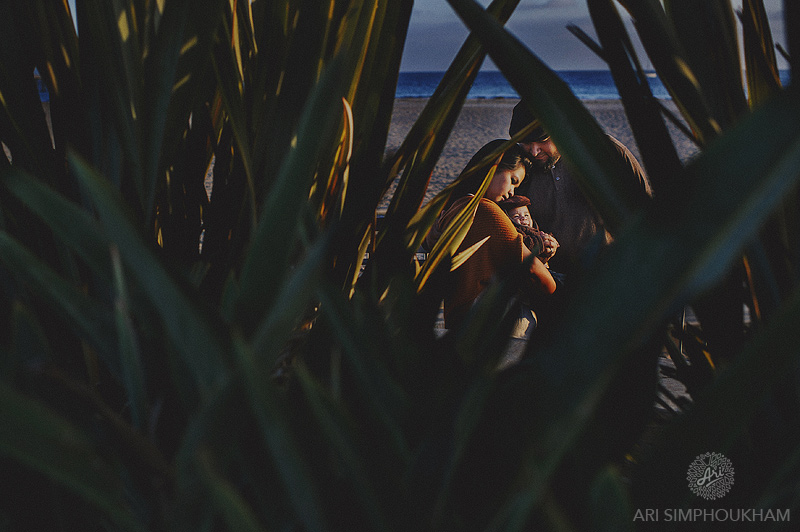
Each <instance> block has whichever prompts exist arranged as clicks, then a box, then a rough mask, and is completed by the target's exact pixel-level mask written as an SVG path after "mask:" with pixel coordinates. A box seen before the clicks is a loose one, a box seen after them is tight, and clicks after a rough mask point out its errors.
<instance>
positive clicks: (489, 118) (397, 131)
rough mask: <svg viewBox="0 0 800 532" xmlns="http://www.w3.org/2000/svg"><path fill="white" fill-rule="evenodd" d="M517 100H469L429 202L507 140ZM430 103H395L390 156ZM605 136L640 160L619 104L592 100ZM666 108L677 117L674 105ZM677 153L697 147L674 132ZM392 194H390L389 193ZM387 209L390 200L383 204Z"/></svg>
mask: <svg viewBox="0 0 800 532" xmlns="http://www.w3.org/2000/svg"><path fill="white" fill-rule="evenodd" d="M518 101H519V100H517V99H506V98H498V99H492V100H467V101H466V102H465V103H464V107H463V109H462V111H461V115H460V116H459V118H458V121H457V122H456V125H455V127H454V128H453V132H452V134H451V135H450V138H449V139H448V141H447V145H446V146H445V148H444V151H443V153H442V156H441V158H440V159H439V162H438V163H437V165H436V167H435V168H434V170H433V175H432V176H431V182H430V186H429V187H428V193H427V195H426V200H425V201H428V200H430V199H431V198H432V197H433V196H434V195H436V194H437V193H438V192H440V191H441V190H442V189H443V188H444V187H445V186H446V185H447V184H448V183H450V182H452V181H453V180H454V179H455V178H456V177H457V176H458V174H459V173H460V172H461V170H462V169H463V168H464V165H466V164H467V162H469V159H470V157H472V155H473V154H474V153H475V152H476V151H478V149H480V147H481V146H483V145H484V144H485V143H486V142H488V141H490V140H492V139H496V138H508V124H509V122H510V120H511V112H512V110H513V108H514V105H516V104H517V102H518ZM426 102H427V100H425V99H423V98H407V99H405V98H399V99H397V100H395V103H394V111H393V113H392V122H391V126H390V128H389V138H388V140H387V152H392V151H394V150H396V149H397V148H398V147H399V146H400V143H401V142H402V141H403V138H404V137H405V135H406V134H407V133H408V131H409V130H410V129H411V126H412V125H413V123H414V121H415V120H416V118H417V117H418V116H419V113H420V112H421V111H422V108H423V107H424V106H425V103H426ZM583 103H584V105H585V106H586V108H587V109H588V110H589V111H590V112H591V113H592V115H593V116H594V117H595V119H596V120H597V122H598V123H599V124H600V126H601V127H602V128H603V129H604V130H605V131H606V133H608V134H610V135H612V136H614V137H616V138H617V139H619V140H620V141H622V143H624V144H625V145H626V146H628V148H630V150H631V151H632V152H633V154H634V155H635V156H636V157H637V158H639V150H638V148H637V147H636V142H635V141H634V139H633V134H632V133H631V129H630V126H629V124H628V119H627V117H626V116H625V111H624V109H623V107H622V102H621V101H619V100H592V101H585V102H583ZM664 103H665V106H666V107H667V108H669V109H671V110H672V112H673V113H675V114H676V115H677V111H676V109H675V106H674V104H673V103H672V101H665V102H664ZM672 135H673V139H674V140H675V142H676V146H677V147H678V153H679V154H680V156H681V157H682V158H683V159H684V160H686V159H688V158H690V157H691V156H692V155H693V154H695V153H696V149H695V148H694V145H693V144H692V143H691V142H690V141H689V140H687V139H685V138H683V137H682V135H681V133H680V132H679V131H678V130H677V129H676V128H672ZM390 194H391V190H390ZM387 206H388V198H387V199H385V200H384V202H383V203H382V204H381V207H382V208H386V207H387Z"/></svg>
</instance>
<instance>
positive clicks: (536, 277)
mask: <svg viewBox="0 0 800 532" xmlns="http://www.w3.org/2000/svg"><path fill="white" fill-rule="evenodd" d="M530 256H531V250H529V249H528V248H526V247H525V246H523V247H522V257H523V260H528V258H529V257H530ZM530 272H531V280H532V281H533V285H534V287H535V288H536V289H538V290H540V291H541V292H542V293H544V294H552V293H553V292H555V291H556V281H555V279H553V276H552V275H550V270H549V269H548V268H547V266H545V265H544V263H543V262H542V261H540V260H539V258H538V257H533V262H531V268H530ZM537 281H538V282H537Z"/></svg>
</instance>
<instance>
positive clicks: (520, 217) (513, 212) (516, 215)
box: [508, 205, 533, 227]
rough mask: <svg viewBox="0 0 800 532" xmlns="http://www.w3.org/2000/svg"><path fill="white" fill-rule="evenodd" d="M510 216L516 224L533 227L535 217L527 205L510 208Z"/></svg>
mask: <svg viewBox="0 0 800 532" xmlns="http://www.w3.org/2000/svg"><path fill="white" fill-rule="evenodd" d="M508 217H509V218H511V221H512V222H514V223H515V224H519V225H527V226H528V227H533V219H532V218H531V213H530V211H529V210H528V207H527V206H524V205H523V206H522V207H514V208H513V209H509V210H508Z"/></svg>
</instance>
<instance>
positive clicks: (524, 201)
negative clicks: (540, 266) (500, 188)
mask: <svg viewBox="0 0 800 532" xmlns="http://www.w3.org/2000/svg"><path fill="white" fill-rule="evenodd" d="M530 204H531V200H529V199H528V198H527V197H525V196H511V197H510V198H508V199H507V200H503V201H501V202H499V203H498V205H500V208H501V209H503V211H505V213H506V214H507V215H508V217H509V218H510V219H511V221H512V222H514V227H516V228H517V231H518V232H519V233H520V234H521V235H522V240H523V242H524V243H525V245H526V246H527V247H528V249H530V250H531V252H533V253H536V256H537V257H538V258H539V260H541V261H542V262H543V263H545V265H546V264H547V261H549V260H550V259H551V258H552V257H553V255H555V254H556V250H557V249H558V241H557V240H556V239H555V237H553V235H551V234H550V233H545V232H544V231H540V230H539V226H538V225H537V224H536V221H535V220H534V219H533V217H531V211H530V209H529V206H530ZM537 251H538V252H537Z"/></svg>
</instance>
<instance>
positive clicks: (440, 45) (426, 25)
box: [401, 0, 786, 71]
mask: <svg viewBox="0 0 800 532" xmlns="http://www.w3.org/2000/svg"><path fill="white" fill-rule="evenodd" d="M478 1H479V3H480V4H481V5H483V6H486V5H488V4H489V3H490V2H489V0H478ZM732 4H733V7H734V9H736V10H738V9H740V8H741V4H742V2H741V0H733V2H732ZM764 6H765V8H766V10H767V12H768V14H769V16H770V27H771V29H772V34H773V38H774V39H775V40H776V41H777V42H780V43H782V44H783V43H785V39H784V37H783V2H782V0H764ZM620 13H621V14H622V15H623V18H625V19H627V18H629V17H627V13H626V12H625V11H624V10H622V9H621V8H620ZM567 24H575V25H576V26H578V27H580V28H581V29H583V30H584V31H585V32H586V33H587V34H589V35H591V36H592V37H593V38H596V34H595V32H594V29H593V26H592V22H591V19H590V17H589V10H588V8H587V4H586V0H521V1H520V3H519V6H518V7H517V9H516V11H514V14H513V15H512V16H511V19H510V20H509V22H508V24H507V25H506V27H507V28H508V29H509V30H510V31H511V33H513V34H514V35H515V36H516V37H517V38H518V39H520V40H521V41H522V42H523V43H525V45H526V46H527V47H528V48H529V49H530V50H531V51H532V52H533V53H535V54H536V55H537V56H538V57H539V58H540V59H542V60H543V61H544V62H545V63H546V64H547V65H548V66H549V67H550V68H552V69H554V70H581V69H602V68H604V67H605V66H604V63H603V62H602V61H600V60H599V59H598V58H597V57H596V56H595V55H594V54H593V53H592V52H591V51H590V50H589V49H588V48H586V46H584V45H583V44H582V43H581V42H580V41H578V39H577V38H576V37H574V36H573V35H572V34H571V33H570V32H569V31H568V30H567V28H566V26H567ZM628 31H629V33H630V34H631V36H632V37H633V38H634V40H636V37H635V31H634V30H633V29H632V27H629V30H628ZM467 34H468V32H467V30H466V28H465V27H464V24H463V23H462V22H461V20H460V19H459V18H458V16H457V15H456V14H455V12H454V11H453V10H452V8H451V7H450V4H448V3H447V0H415V2H414V10H413V12H412V15H411V23H410V26H409V31H408V38H407V41H406V47H405V51H404V54H403V62H402V64H401V70H404V71H427V70H445V69H446V68H447V66H448V65H449V64H450V61H451V60H452V58H453V57H454V56H455V54H456V52H457V51H458V49H459V47H460V46H461V44H462V43H463V42H464V39H465V38H466V37H467ZM784 47H785V46H784ZM639 56H640V59H641V60H642V61H644V62H645V63H646V56H645V54H644V53H640V54H639ZM779 66H780V67H781V68H786V65H785V63H781V64H780V65H779ZM648 67H649V65H648V64H645V68H648ZM484 69H495V67H494V65H492V64H491V63H490V62H488V61H487V63H485V65H484Z"/></svg>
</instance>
